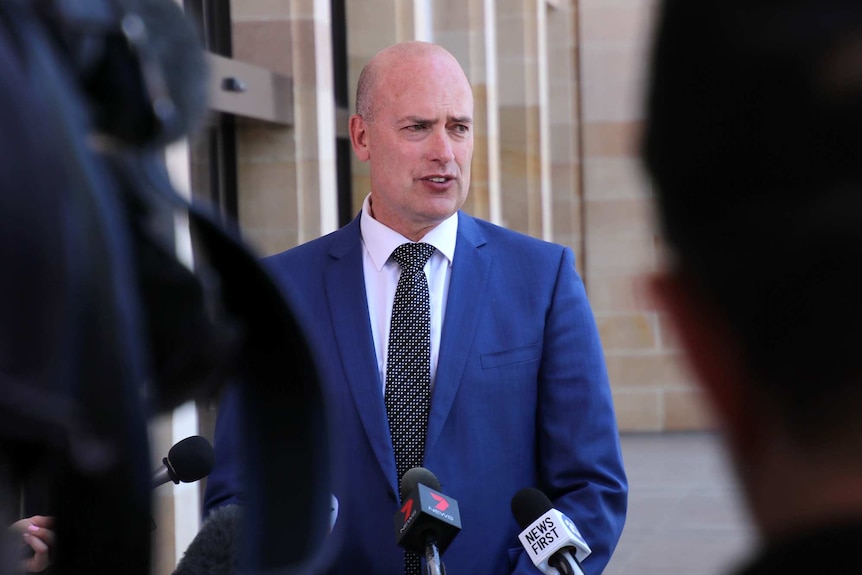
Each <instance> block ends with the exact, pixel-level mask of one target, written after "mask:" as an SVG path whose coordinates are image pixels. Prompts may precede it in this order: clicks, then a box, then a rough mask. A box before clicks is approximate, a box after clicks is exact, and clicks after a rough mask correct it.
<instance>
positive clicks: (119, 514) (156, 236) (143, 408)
mask: <svg viewBox="0 0 862 575" xmlns="http://www.w3.org/2000/svg"><path fill="white" fill-rule="evenodd" d="M206 64H207V63H206V61H205V59H204V54H203V50H202V47H201V45H200V43H199V41H198V38H197V36H196V34H195V32H194V29H193V27H192V25H191V23H190V22H189V21H188V20H187V19H186V17H185V14H184V13H183V11H182V9H181V8H180V7H179V5H178V4H177V3H176V2H174V1H173V0H87V1H86V2H81V1H78V0H35V1H32V2H22V1H18V0H0V73H2V74H3V78H4V81H3V82H2V83H0V102H2V105H0V126H2V127H3V130H2V131H0V187H2V189H0V269H2V270H3V278H4V281H2V282H0V391H2V393H0V521H2V522H3V524H5V525H11V526H12V528H11V529H6V530H3V531H2V533H0V572H2V573H7V572H8V573H11V572H16V571H18V570H19V569H20V568H21V565H20V562H21V556H20V551H21V546H20V545H21V541H22V535H21V530H22V529H23V530H25V531H26V532H29V533H30V534H29V539H30V542H31V543H33V545H32V547H33V548H34V550H35V551H36V554H35V555H34V556H33V559H34V562H33V563H32V564H25V565H24V566H23V568H24V569H36V568H39V567H42V566H44V563H45V559H46V558H47V559H50V560H51V561H52V562H53V564H52V566H51V570H52V572H53V573H75V574H78V573H87V574H89V575H94V574H98V573H111V574H114V573H120V572H122V573H126V574H129V575H136V574H139V575H150V574H149V569H150V558H151V549H150V544H151V541H150V539H151V536H152V534H151V527H152V519H151V512H150V488H151V468H150V465H151V463H150V457H149V445H148V429H147V424H148V422H149V418H150V417H151V416H153V415H155V414H156V413H159V412H162V411H165V410H170V409H172V408H174V407H176V406H178V405H179V404H180V403H183V402H185V401H187V400H189V399H193V398H197V397H210V396H211V395H212V394H214V393H217V392H218V390H219V389H220V386H221V385H222V383H223V382H224V381H226V380H227V379H231V380H232V381H236V382H238V383H239V384H240V385H239V388H240V395H241V399H242V401H241V402H240V403H241V406H242V409H246V408H247V409H249V410H252V411H255V412H256V413H258V414H259V415H258V416H257V417H256V418H254V419H251V418H250V420H249V422H248V423H247V424H246V425H245V426H244V429H245V431H246V433H245V437H247V438H249V439H248V441H249V445H250V447H249V449H248V450H247V452H246V454H245V455H246V459H245V461H248V462H249V465H250V468H251V472H250V473H249V474H248V481H249V484H250V485H251V489H252V490H253V491H254V492H255V493H256V494H258V495H259V497H260V500H252V501H251V502H250V505H249V508H248V511H249V513H248V524H249V525H250V529H254V530H255V531H254V532H253V536H252V537H249V538H248V541H249V544H248V546H247V549H248V551H247V553H246V556H247V557H249V560H248V562H247V563H246V564H247V565H248V566H249V568H250V570H252V571H253V570H254V569H277V568H282V567H288V566H289V567H291V568H295V569H296V571H297V572H301V567H302V565H303V563H304V562H305V561H307V560H308V557H309V556H310V555H311V554H313V552H314V551H315V549H316V548H317V540H318V539H319V538H320V537H322V535H324V534H325V533H326V531H327V519H328V514H327V511H328V503H329V501H328V498H329V492H330V489H329V488H328V461H327V460H326V458H324V457H321V456H320V454H319V452H318V451H312V450H311V448H310V447H309V448H305V446H304V444H302V443H301V442H296V443H295V448H293V449H291V450H290V451H289V457H288V458H273V457H271V456H270V455H271V454H270V453H269V452H268V451H267V449H266V443H267V441H266V440H267V439H268V438H270V437H279V438H284V439H285V440H287V441H291V440H295V439H296V438H299V437H303V436H304V435H305V434H307V433H312V434H315V436H316V437H318V441H319V442H321V443H322V444H325V443H326V442H327V428H326V426H325V424H324V422H325V420H326V418H325V414H324V413H323V403H322V395H321V393H320V390H319V387H318V384H317V376H316V367H315V366H314V364H313V362H312V361H311V358H310V354H309V353H308V349H307V346H306V343H305V340H304V338H303V337H302V335H301V333H300V331H299V329H298V327H297V325H296V323H295V321H294V319H293V315H292V312H291V310H290V309H289V308H288V307H287V305H286V303H285V302H284V299H283V298H282V297H281V295H280V294H279V292H278V289H277V288H276V287H275V285H274V283H273V282H272V281H271V280H270V278H269V276H268V275H267V273H266V272H265V270H264V269H263V268H262V267H261V266H260V265H259V263H258V258H257V256H256V255H255V254H253V253H252V252H251V251H250V250H249V249H248V248H247V247H246V246H245V244H244V243H243V242H242V241H241V240H240V239H239V238H238V237H237V236H236V235H235V232H234V231H233V230H232V228H230V227H228V226H225V225H223V223H222V222H221V221H220V220H219V219H218V217H217V216H216V215H215V214H213V213H212V212H211V211H210V210H208V209H207V206H200V205H195V204H189V202H188V201H187V200H185V199H184V198H183V197H182V196H180V194H178V193H177V192H176V190H175V189H174V188H173V186H172V184H171V182H170V180H169V178H168V174H167V169H166V166H165V163H164V158H163V153H164V150H165V146H166V145H167V144H168V143H170V142H172V141H174V140H176V139H178V138H182V137H185V136H186V135H188V134H190V133H192V132H194V131H195V130H196V129H197V128H198V127H200V126H201V124H202V122H203V118H204V116H205V114H206V112H207V106H206V90H207V83H206V80H207V65H206ZM175 215H183V216H188V218H189V220H190V225H191V228H192V232H193V233H194V239H195V241H196V247H197V248H198V249H197V250H196V252H195V257H196V259H195V263H194V267H189V266H188V265H187V264H186V263H184V262H182V261H180V260H179V258H178V257H177V256H176V251H175V247H174V242H173V239H174V238H173V237H172V235H171V234H170V233H168V232H169V231H171V230H173V226H172V225H169V226H164V225H162V224H163V223H164V217H165V216H167V217H168V218H169V219H172V218H173V217H174V216H175ZM285 364H287V365H289V366H290V367H291V374H290V376H289V377H286V376H285V373H284V366H285ZM272 402H279V403H283V404H285V405H288V406H290V407H288V410H289V411H290V410H292V411H291V412H290V413H288V416H287V417H285V416H284V412H282V413H279V414H278V417H275V416H272V415H270V414H269V413H268V412H266V411H265V410H263V409H261V406H262V405H268V404H270V403H272ZM279 453H284V449H283V448H281V447H280V448H279ZM270 481H274V482H276V483H277V484H278V485H280V486H284V485H288V486H292V488H293V489H294V492H295V493H296V494H297V495H296V496H295V497H280V498H277V499H275V498H273V500H272V501H269V500H268V499H270V498H269V495H270V494H271V491H272V489H271V487H270V486H269V483H268V482H270ZM22 485H23V486H24V487H25V489H22ZM22 491H25V492H26V496H25V497H24V500H23V502H22V501H21V497H20V496H21V493H22ZM264 500H266V505H264V504H263V503H262V502H263V501H264ZM32 506H36V507H42V506H44V507H43V508H42V509H36V510H33V509H31V507H32ZM22 509H23V510H24V512H23V513H21V510H22ZM34 513H37V514H41V515H44V514H48V515H50V516H53V518H54V525H53V527H52V528H51V531H54V532H55V533H56V541H51V540H50V539H51V537H50V536H49V535H48V534H47V533H45V532H43V531H35V532H34V531H30V530H29V529H28V528H27V522H36V523H38V522H39V521H40V520H37V519H36V518H34V517H32V515H33V514H34ZM291 514H292V515H293V516H295V517H296V518H297V520H298V521H301V522H303V528H302V532H301V533H297V531H298V528H296V527H295V526H290V525H288V526H283V525H281V518H282V517H284V516H285V515H291ZM22 516H25V517H29V519H27V520H22V521H19V519H20V517H22ZM38 527H39V529H44V526H38ZM34 535H35V536H36V537H37V539H38V541H37V540H35V539H33V536H34ZM41 536H44V537H45V538H44V539H43V538H42V537H41ZM284 538H288V539H289V540H290V541H291V544H289V545H283V544H281V541H282V540H283V539H284ZM274 539H278V540H279V543H280V544H279V545H273V544H272V541H273V540H274ZM40 541H41V542H42V543H48V544H49V545H48V546H49V547H50V553H49V555H48V556H46V554H45V552H46V551H48V550H47V549H45V548H44V547H42V546H41V545H40V544H39V542H40ZM25 543H26V542H25ZM52 543H55V544H52ZM37 547H38V549H37Z"/></svg>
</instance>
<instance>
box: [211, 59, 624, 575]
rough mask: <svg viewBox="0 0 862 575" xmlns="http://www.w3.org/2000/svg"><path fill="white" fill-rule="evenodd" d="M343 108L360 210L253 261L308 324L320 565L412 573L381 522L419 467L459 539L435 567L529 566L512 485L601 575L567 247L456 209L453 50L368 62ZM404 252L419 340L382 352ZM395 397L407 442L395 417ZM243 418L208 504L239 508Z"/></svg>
mask: <svg viewBox="0 0 862 575" xmlns="http://www.w3.org/2000/svg"><path fill="white" fill-rule="evenodd" d="M356 107H357V110H356V114H354V115H353V116H352V117H351V118H350V136H351V141H352V144H353V150H354V152H355V154H356V156H357V158H358V159H359V160H360V161H362V162H367V163H368V164H369V168H370V177H371V193H370V194H369V195H368V197H366V199H365V201H364V202H363V205H362V210H361V212H360V213H359V215H358V216H357V217H356V218H355V219H354V220H353V221H352V222H351V223H350V224H348V225H347V226H345V227H344V228H342V229H341V230H339V231H337V232H334V233H332V234H329V235H327V236H325V237H322V238H319V239H317V240H314V241H311V242H309V243H307V244H305V245H302V246H299V247H297V248H294V249H291V250H288V251H286V252H284V253H281V254H278V255H275V256H272V257H270V258H268V259H267V260H266V261H267V264H268V265H269V269H270V270H272V272H273V273H274V275H275V277H276V278H277V280H278V282H279V283H280V285H281V287H282V288H283V290H284V293H285V295H286V296H287V298H288V299H289V301H290V302H291V303H292V304H293V306H294V308H295V309H296V310H297V313H298V315H299V318H300V321H301V322H302V323H303V325H304V327H305V329H306V331H307V334H308V336H309V338H310V341H311V343H312V347H313V349H314V350H315V352H316V354H317V358H318V362H319V366H320V370H321V376H322V379H323V382H324V387H325V389H326V392H327V399H328V401H329V405H330V407H331V410H332V422H333V436H334V445H333V454H334V462H335V468H336V472H337V473H336V478H337V479H336V482H335V483H336V487H335V493H334V495H335V497H336V499H337V501H338V502H339V511H338V517H337V519H336V521H335V524H334V527H333V531H332V534H331V537H330V541H329V542H328V544H329V545H330V546H331V547H330V549H329V552H330V554H331V559H332V565H331V568H332V572H333V573H362V574H374V575H396V574H401V573H412V572H416V569H418V568H419V567H418V565H419V563H418V561H417V559H416V558H415V557H413V558H411V557H410V555H412V554H410V553H407V554H405V553H404V552H403V551H402V550H401V549H400V548H399V547H398V546H397V545H396V542H395V533H394V530H393V517H394V516H395V514H396V513H397V512H398V511H399V507H400V496H399V481H400V477H401V475H402V474H403V473H404V471H405V470H406V469H408V468H411V467H416V466H419V465H421V466H424V467H426V468H427V469H429V470H431V471H432V472H433V473H434V474H435V475H436V476H437V478H438V479H439V481H440V483H441V490H442V492H443V493H445V494H446V495H449V496H451V497H453V498H455V499H456V500H457V501H458V503H459V505H460V512H461V523H462V526H463V528H462V530H461V532H460V534H459V535H458V536H457V537H456V538H455V540H454V541H453V542H452V544H451V546H450V547H449V548H448V549H447V550H446V551H445V554H444V556H443V561H444V563H445V565H446V567H447V570H448V572H450V573H453V574H456V575H457V574H459V573H460V574H468V573H469V574H483V575H504V574H509V573H518V574H524V575H526V574H535V573H539V572H540V571H539V570H538V569H536V567H534V566H533V563H532V562H531V560H530V558H529V557H528V556H527V553H526V552H525V551H524V549H523V548H522V547H521V545H520V543H519V541H518V538H517V535H518V533H519V531H520V530H521V529H520V527H519V525H518V524H517V523H516V521H515V519H514V518H513V516H512V513H511V510H510V504H511V500H512V497H513V495H514V494H515V493H516V492H518V491H519V490H520V489H522V488H524V487H537V488H539V489H541V490H542V491H544V492H545V493H546V494H547V495H548V496H549V497H550V498H551V499H552V501H553V504H554V506H555V507H556V508H557V509H559V510H560V511H562V512H564V513H566V514H567V515H568V516H569V517H571V518H572V519H573V520H574V521H575V523H576V524H577V527H578V529H579V530H580V533H581V534H582V535H583V537H584V538H585V539H586V541H587V543H588V545H589V547H590V548H591V549H592V554H590V555H589V557H587V558H586V559H585V560H584V561H583V569H584V571H585V572H586V573H588V574H590V575H597V574H598V573H600V572H601V571H602V570H603V569H604V567H605V565H606V563H607V562H608V559H609V558H610V555H611V553H612V551H613V549H614V547H615V545H616V543H617V540H618V538H619V535H620V532H621V530H622V527H623V522H624V517H625V510H626V496H627V484H626V478H625V473H624V470H623V465H622V461H621V456H620V448H619V437H618V432H617V428H616V422H615V416H614V411H613V405H612V401H611V394H610V389H609V386H608V381H607V374H606V371H605V363H604V357H603V354H602V349H601V345H600V342H599V337H598V333H597V330H596V325H595V321H594V319H593V315H592V312H591V310H590V306H589V303H588V301H587V298H586V294H585V292H584V286H583V283H582V282H581V280H580V278H579V277H578V275H577V273H576V271H575V263H574V256H573V254H572V251H571V250H570V249H568V248H565V247H563V246H559V245H555V244H551V243H547V242H543V241H540V240H537V239H534V238H530V237H528V236H525V235H521V234H518V233H515V232H512V231H508V230H506V229H503V228H501V227H498V226H495V225H493V224H490V223H488V222H484V221H481V220H478V219H475V218H473V217H470V216H469V215H467V214H465V213H463V212H461V211H460V209H461V207H462V206H463V205H464V201H465V200H466V198H467V194H468V192H469V188H470V162H471V160H472V155H473V129H474V126H473V94H472V89H471V87H470V84H469V82H468V80H467V77H466V76H465V74H464V71H463V70H462V69H461V66H460V65H459V64H458V62H457V61H456V60H455V58H454V57H453V56H452V55H451V54H450V53H449V52H447V51H446V50H444V49H443V48H441V47H439V46H436V45H433V44H428V43H423V42H407V43H401V44H396V45H394V46H391V47H389V48H387V49H384V50H383V51H381V52H380V53H378V54H377V55H376V56H375V57H374V58H373V59H372V60H371V61H370V62H368V64H367V65H366V66H365V68H364V70H363V72H362V74H361V76H360V79H359V84H358V88H357V97H356ZM417 243H418V244H420V245H419V246H415V245H414V246H407V247H406V248H404V249H412V248H417V250H418V251H419V252H421V253H423V256H422V258H423V260H422V261H425V258H427V261H425V263H424V266H423V265H422V264H421V262H420V263H419V264H418V265H419V268H418V269H419V270H420V271H423V272H424V274H422V273H419V274H418V275H419V276H420V280H421V285H422V286H423V287H422V288H421V291H423V292H424V291H425V290H426V289H427V303H425V304H424V305H425V306H426V307H425V308H424V309H425V310H426V311H425V312H424V313H425V317H427V318H429V322H428V326H429V327H427V328H426V331H427V335H423V336H422V337H420V336H419V335H416V334H414V335H410V336H408V337H401V338H400V339H399V337H397V336H393V337H392V339H391V340H390V336H391V335H392V334H391V333H390V331H393V332H395V331H396V328H395V327H394V326H395V325H396V323H398V322H397V320H396V319H395V317H394V316H393V308H396V309H395V311H396V313H397V311H398V309H400V307H401V305H400V304H397V305H396V304H394V303H393V302H395V301H396V300H398V298H399V295H398V289H399V288H398V284H399V279H400V277H401V276H402V275H403V274H402V271H401V266H402V263H399V262H400V261H401V260H400V259H399V260H398V261H396V257H399V256H398V255H397V252H400V251H401V249H402V248H401V246H402V245H403V244H417ZM404 265H406V264H404ZM405 269H406V268H405ZM405 274H406V272H405ZM426 285H427V288H426V287H425V286H426ZM416 289H420V288H416ZM397 329H400V328H397ZM398 333H400V332H398ZM423 337H424V338H427V340H426V341H427V343H426V344H425V347H424V351H423V355H422V356H421V357H422V358H423V359H422V360H421V362H420V363H421V364H422V365H421V369H419V370H418V371H420V372H423V373H424V375H423V377H424V379H421V378H420V379H416V380H415V381H414V380H413V379H410V378H412V377H413V375H412V373H413V372H412V371H411V372H410V373H411V375H410V378H406V379H409V380H410V381H408V382H407V387H406V388H401V387H400V386H401V385H402V384H403V383H404V381H403V379H405V377H406V376H405V377H402V376H403V374H404V372H403V371H399V369H400V368H399V367H398V366H397V365H396V363H397V360H392V359H389V358H388V355H389V353H388V352H389V351H392V350H391V349H390V348H395V347H396V346H399V345H402V343H403V341H402V340H404V339H406V340H408V341H409V342H412V343H414V344H415V343H417V342H419V341H420V340H422V338H423ZM417 353H418V352H417ZM411 354H412V352H411ZM399 365H400V364H399ZM289 369H290V366H285V370H286V377H289ZM423 381H424V382H425V383H422V382H423ZM423 386H424V387H423ZM426 387H427V391H424V392H423V391H422V390H423V389H425V388H426ZM402 389H406V390H407V391H403V390H402ZM423 393H424V394H425V395H423ZM405 394H407V395H406V396H407V397H409V399H408V403H407V407H408V409H409V410H410V415H411V417H409V418H408V419H409V420H410V422H409V423H407V424H405V425H407V428H409V429H407V428H402V427H399V426H401V425H402V423H401V416H400V415H397V413H398V412H397V409H398V408H393V405H397V404H398V401H399V398H402V399H403V398H404V397H405ZM393 409H395V411H393ZM401 409H402V410H403V409H404V404H402V407H401ZM394 414H395V415H394ZM240 416H241V414H239V413H238V409H237V402H236V401H235V400H234V399H233V398H232V396H230V395H228V396H227V397H226V399H225V401H224V402H223V404H222V407H221V409H220V412H219V419H218V424H217V429H216V437H215V449H216V453H217V464H216V469H215V470H214V471H213V473H212V474H211V475H210V477H209V481H208V486H207V495H206V503H205V505H206V508H207V510H210V509H213V508H215V507H217V506H220V505H224V504H227V503H237V502H239V503H241V502H242V478H241V474H240V473H239V470H238V467H239V466H238V463H237V458H238V457H239V455H238V453H237V449H236V448H237V446H238V445H239V442H238V440H237V438H236V433H237V423H236V420H237V419H238V418H239V417H240ZM411 426H416V428H415V429H414V428H413V427H411ZM402 432H403V433H407V434H411V433H412V434H414V435H417V434H418V435H419V436H420V443H419V446H418V447H415V446H414V445H413V444H410V445H411V447H409V448H407V449H406V450H402V447H401V445H402V441H403V439H402V435H401V434H402ZM321 449H322V450H324V449H325V446H321ZM417 452H418V453H417ZM274 453H275V452H274ZM280 455H281V456H284V457H290V454H289V453H283V454H280ZM411 458H412V459H411ZM285 495H286V496H288V494H285ZM285 519H286V520H289V518H285Z"/></svg>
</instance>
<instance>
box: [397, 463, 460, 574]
mask: <svg viewBox="0 0 862 575" xmlns="http://www.w3.org/2000/svg"><path fill="white" fill-rule="evenodd" d="M394 520H395V539H396V542H397V543H398V545H399V546H400V547H402V548H404V549H406V550H408V551H412V552H413V553H416V554H418V555H424V556H425V564H426V573H429V574H445V573H446V569H445V567H444V566H443V563H442V562H441V561H440V556H441V555H443V553H444V552H445V551H446V549H448V547H449V544H450V543H452V540H453V539H455V536H456V535H458V533H459V532H460V531H461V513H460V511H459V510H458V502H457V501H455V500H454V499H452V498H451V497H447V496H446V495H443V494H442V493H440V481H438V480H437V477H436V476H435V475H434V474H433V473H431V472H430V471H428V470H427V469H425V468H424V467H414V468H413V469H410V470H408V471H407V472H406V473H405V474H404V476H403V477H402V478H401V509H400V510H399V511H398V512H397V513H396V514H395V518H394Z"/></svg>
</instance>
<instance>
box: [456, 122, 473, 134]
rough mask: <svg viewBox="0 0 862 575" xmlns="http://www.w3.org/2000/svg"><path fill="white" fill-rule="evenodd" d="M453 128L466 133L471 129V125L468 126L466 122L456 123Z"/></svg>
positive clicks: (460, 132)
mask: <svg viewBox="0 0 862 575" xmlns="http://www.w3.org/2000/svg"><path fill="white" fill-rule="evenodd" d="M452 130H454V131H455V132H457V133H459V134H466V133H467V132H469V131H470V126H467V125H465V124H455V125H454V126H453V127H452Z"/></svg>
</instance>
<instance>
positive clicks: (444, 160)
mask: <svg viewBox="0 0 862 575" xmlns="http://www.w3.org/2000/svg"><path fill="white" fill-rule="evenodd" d="M428 156H429V159H430V160H432V161H435V162H440V163H441V164H448V163H449V162H451V161H452V160H454V159H455V152H454V151H453V150H452V138H451V137H450V135H449V132H448V131H447V130H446V129H445V128H443V129H436V130H434V131H433V132H432V133H431V138H430V141H429V142H428Z"/></svg>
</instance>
